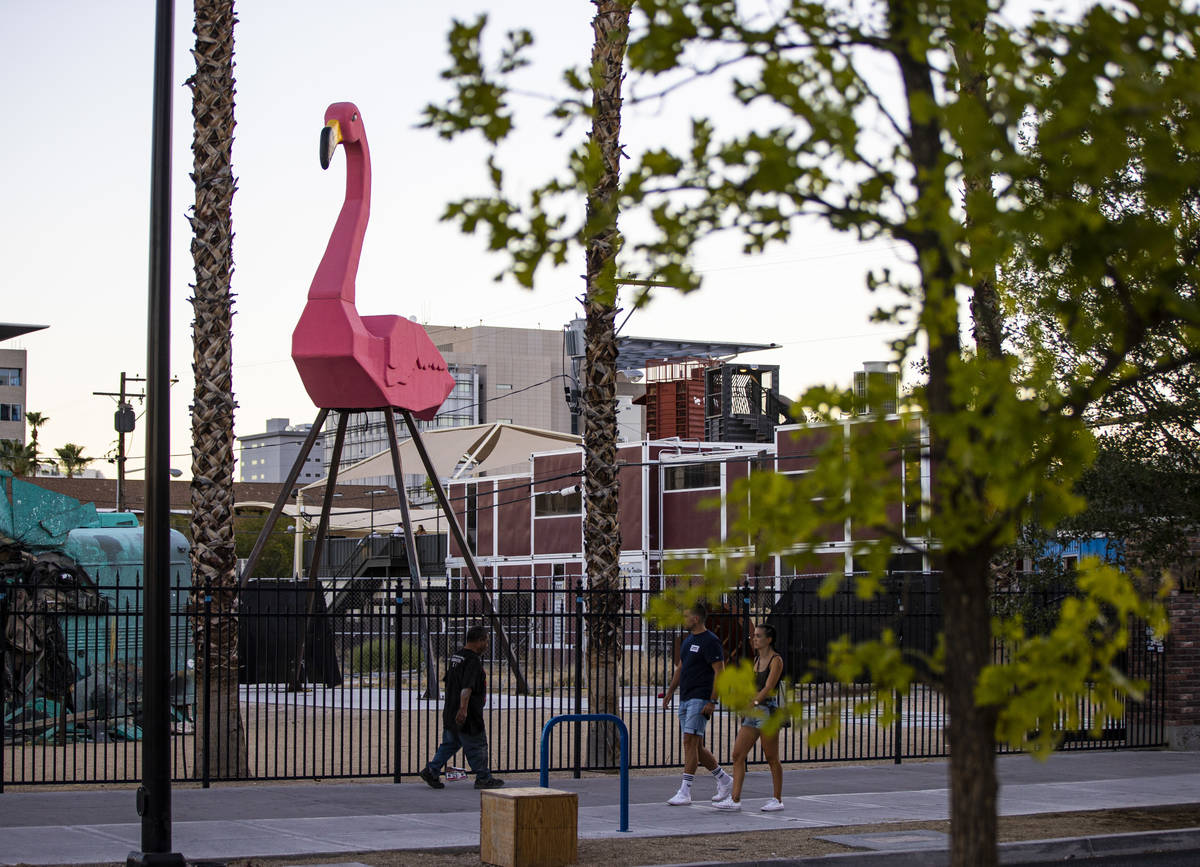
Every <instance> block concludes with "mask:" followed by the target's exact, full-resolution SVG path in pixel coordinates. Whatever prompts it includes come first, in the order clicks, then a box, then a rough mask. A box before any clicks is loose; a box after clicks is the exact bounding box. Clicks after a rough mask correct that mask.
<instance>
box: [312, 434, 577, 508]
mask: <svg viewBox="0 0 1200 867" xmlns="http://www.w3.org/2000/svg"><path fill="white" fill-rule="evenodd" d="M421 440H422V442H424V443H425V448H426V450H427V451H428V452H429V459H430V461H432V463H433V468H434V470H435V471H436V472H437V474H438V477H439V479H451V478H459V477H460V476H464V475H466V476H471V475H477V474H479V473H485V472H488V473H494V472H496V471H497V470H499V469H502V468H509V467H519V466H522V465H524V464H527V463H528V461H529V456H530V455H531V454H533V453H534V452H544V451H553V450H554V449H563V448H568V447H570V446H577V445H579V442H580V440H579V437H577V436H574V435H573V434H564V433H558V432H557V431H550V430H541V429H540V428H535V427H524V426H523V425H516V424H509V423H507V422H495V423H494V424H476V425H470V426H469V427H448V428H440V429H437V430H430V431H422V432H421ZM399 445H400V461H401V463H402V465H403V468H404V473H405V474H406V475H407V474H409V473H411V474H413V475H424V473H425V468H424V466H423V465H422V463H421V456H420V455H419V454H418V453H417V447H416V445H415V444H414V443H413V441H412V439H406V440H402V441H401V442H400V444H399ZM375 477H379V478H383V477H388V478H391V477H394V474H393V473H392V457H391V452H390V451H389V450H387V449H384V450H383V451H381V452H379V453H378V454H376V455H372V456H371V457H369V458H366V459H365V460H362V461H359V462H358V463H357V464H354V465H353V466H351V467H348V468H347V469H344V470H341V471H340V472H339V473H338V482H339V483H341V482H351V481H354V480H356V479H369V478H375ZM326 481H327V480H326V479H321V480H320V481H316V482H313V483H312V484H309V485H305V486H304V487H303V488H302V489H301V490H305V491H307V490H311V489H313V488H320V487H324V486H325V482H326ZM376 514H378V513H376ZM414 520H415V518H414Z"/></svg>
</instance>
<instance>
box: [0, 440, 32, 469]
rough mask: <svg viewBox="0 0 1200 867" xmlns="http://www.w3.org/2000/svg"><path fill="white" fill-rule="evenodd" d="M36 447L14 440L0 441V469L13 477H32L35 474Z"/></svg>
mask: <svg viewBox="0 0 1200 867" xmlns="http://www.w3.org/2000/svg"><path fill="white" fill-rule="evenodd" d="M37 466H38V460H37V446H36V445H34V444H33V443H19V442H17V441H16V440H0V467H3V468H4V469H6V470H8V471H9V472H10V473H12V474H13V475H14V476H32V475H33V474H34V473H36V472H37Z"/></svg>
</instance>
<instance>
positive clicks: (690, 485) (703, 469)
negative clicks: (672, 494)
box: [664, 461, 721, 491]
mask: <svg viewBox="0 0 1200 867" xmlns="http://www.w3.org/2000/svg"><path fill="white" fill-rule="evenodd" d="M664 475H665V477H666V490H668V491H690V490H693V489H695V488H719V487H720V486H721V465H720V464H719V463H717V462H716V461H705V462H704V463H700V464H677V465H674V466H670V465H669V466H667V467H666V472H665V474H664Z"/></svg>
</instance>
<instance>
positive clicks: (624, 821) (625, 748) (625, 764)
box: [538, 713, 629, 831]
mask: <svg viewBox="0 0 1200 867" xmlns="http://www.w3.org/2000/svg"><path fill="white" fill-rule="evenodd" d="M560 722H611V723H616V726H617V731H618V732H619V733H620V735H621V766H620V768H619V770H620V772H621V824H620V826H619V827H618V828H617V830H618V831H628V830H629V729H627V728H626V727H625V723H624V722H622V720H621V718H620V717H619V716H616V715H615V714H611V713H563V714H559V715H558V716H552V717H550V719H548V720H546V724H545V725H544V726H542V762H541V779H540V780H539V783H538V784H539V785H540V786H541V787H542V788H543V789H548V788H550V730H551V729H552V728H554V727H555V726H556V725H558V724H559V723H560Z"/></svg>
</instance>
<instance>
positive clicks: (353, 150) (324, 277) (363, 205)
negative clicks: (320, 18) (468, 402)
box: [292, 102, 454, 419]
mask: <svg viewBox="0 0 1200 867" xmlns="http://www.w3.org/2000/svg"><path fill="white" fill-rule="evenodd" d="M339 144H340V145H342V147H343V148H344V150H345V151H346V199H345V201H344V202H343V203H342V210H341V213H340V214H338V218H337V223H336V224H335V225H334V227H333V234H332V235H330V236H329V244H328V246H326V248H325V255H324V256H323V257H322V259H321V264H320V265H319V266H317V273H316V275H315V276H314V277H313V281H312V285H311V286H310V287H309V289H308V303H307V304H306V305H305V306H304V312H303V313H302V314H301V315H300V321H299V322H298V323H297V324H296V330H295V331H294V332H292V359H293V360H294V361H295V362H296V368H297V370H299V372H300V379H301V380H302V381H303V382H304V388H305V389H306V390H307V391H308V395H309V397H311V398H312V400H313V403H315V404H316V405H317V406H319V407H324V408H326V409H335V408H336V409H379V408H382V407H396V408H398V409H406V410H409V411H410V412H412V414H413V415H414V416H416V417H417V418H420V419H430V418H433V416H434V415H435V414H436V413H437V410H438V408H439V407H440V406H441V405H442V402H443V401H445V399H446V396H447V395H449V394H450V391H451V389H453V388H454V377H453V376H451V375H450V373H449V371H447V370H446V362H445V360H444V359H443V358H442V356H441V353H439V352H438V351H437V348H436V347H435V346H434V345H433V341H431V340H430V339H429V335H428V334H426V333H425V329H424V328H422V327H421V326H420V325H418V324H417V323H415V322H413V321H411V320H409V319H405V318H404V317H403V316H359V315H358V310H357V309H355V306H354V281H355V277H356V275H357V273H358V258H359V254H360V253H361V252H362V243H363V235H364V234H365V233H366V231H367V220H368V219H369V217H370V212H371V154H370V151H369V150H368V149H367V133H366V130H364V129H363V120H362V113H361V112H360V111H359V110H358V108H357V107H355V105H354V104H353V103H350V102H335V103H334V104H333V105H331V106H329V108H328V109H326V110H325V127H324V129H322V130H321V167H322V168H328V167H329V163H330V161H331V159H332V158H333V154H334V152H335V151H336V149H337V146H338V145H339Z"/></svg>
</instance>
